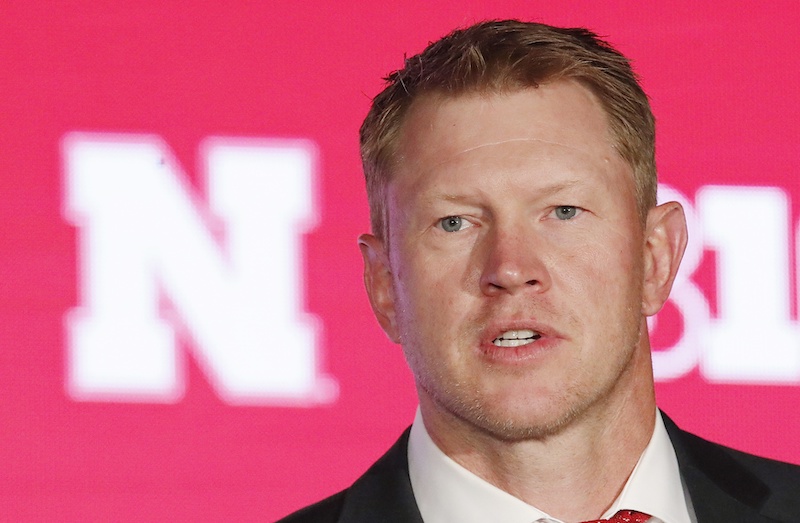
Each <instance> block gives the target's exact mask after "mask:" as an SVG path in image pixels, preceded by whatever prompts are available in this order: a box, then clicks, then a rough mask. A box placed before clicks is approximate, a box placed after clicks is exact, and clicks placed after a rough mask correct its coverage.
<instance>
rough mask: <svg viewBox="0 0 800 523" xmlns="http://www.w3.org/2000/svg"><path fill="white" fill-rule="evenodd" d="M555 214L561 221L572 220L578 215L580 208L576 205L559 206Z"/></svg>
mask: <svg viewBox="0 0 800 523" xmlns="http://www.w3.org/2000/svg"><path fill="white" fill-rule="evenodd" d="M553 212H554V213H555V215H556V218H558V219H559V220H571V219H572V218H574V217H575V216H576V215H577V214H578V208H577V207H575V206H574V205H559V206H558V207H556V208H555V209H554V210H553Z"/></svg>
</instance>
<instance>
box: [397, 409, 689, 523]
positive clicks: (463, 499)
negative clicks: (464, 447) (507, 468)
mask: <svg viewBox="0 0 800 523" xmlns="http://www.w3.org/2000/svg"><path fill="white" fill-rule="evenodd" d="M408 469H409V475H410V477H411V487H412V489H413V491H414V497H415V498H416V501H417V506H418V507H419V511H420V514H421V515H422V519H423V520H424V521H425V523H452V522H454V521H457V522H458V523H490V522H491V523H535V522H541V523H545V522H546V523H563V522H561V520H559V519H556V518H554V517H551V516H549V515H548V514H546V513H544V512H542V511H541V510H539V509H537V508H536V507H533V506H531V505H528V504H527V503H525V502H524V501H522V500H520V499H519V498H516V497H514V496H512V495H511V494H509V493H507V492H505V491H503V490H500V489H499V488H497V487H495V486H494V485H492V484H491V483H488V482H487V481H484V480H483V479H481V478H479V477H478V476H476V475H475V474H473V473H472V472H470V471H468V470H467V469H465V468H464V467H462V466H461V465H459V464H458V463H456V462H455V461H453V460H452V459H450V458H449V457H448V456H447V455H445V454H444V453H443V452H442V451H441V450H440V449H439V447H437V446H436V444H435V443H434V442H433V440H432V439H431V438H430V436H429V435H428V432H427V430H426V429H425V425H424V423H423V421H422V415H421V414H420V411H419V409H417V415H416V418H415V419H414V424H413V426H412V427H411V435H410V437H409V441H408ZM576 496H580V494H579V493H576ZM621 509H628V510H638V511H639V512H644V513H646V514H649V515H651V516H653V517H654V518H657V519H653V520H652V521H653V522H656V521H658V520H661V521H663V523H693V522H694V515H693V511H692V509H691V502H690V501H689V496H688V494H687V493H686V492H685V488H684V486H683V483H682V481H681V476H680V472H679V470H678V461H677V459H676V457H675V450H674V449H673V448H672V443H671V442H670V440H669V435H668V434H667V430H666V428H665V427H664V421H663V420H662V419H661V415H660V413H658V412H657V413H656V424H655V428H654V430H653V436H652V437H651V438H650V442H649V443H648V445H647V447H646V448H645V449H644V452H643V453H642V455H641V456H640V458H639V462H638V463H637V464H636V467H635V468H634V469H633V472H632V473H631V475H630V477H629V478H628V481H627V482H626V483H625V486H624V487H623V489H622V492H621V493H620V495H619V497H618V498H617V499H616V500H615V501H614V503H613V504H612V505H611V508H609V509H608V511H606V513H605V514H604V515H603V518H608V517H611V516H612V515H614V514H615V513H616V512H617V511H618V510H621ZM690 514H691V515H690Z"/></svg>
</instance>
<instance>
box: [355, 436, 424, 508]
mask: <svg viewBox="0 0 800 523" xmlns="http://www.w3.org/2000/svg"><path fill="white" fill-rule="evenodd" d="M408 434H409V430H408V429H407V430H406V431H405V432H404V433H403V435H402V436H400V439H399V440H397V443H395V444H394V446H392V448H391V449H389V451H388V452H386V454H384V455H383V457H382V458H381V459H379V460H378V461H377V462H375V464H374V465H373V466H372V467H370V469H369V470H367V472H366V473H365V474H364V475H363V476H361V477H360V478H359V479H358V480H357V481H356V482H355V483H353V486H352V487H350V489H348V492H347V497H346V498H345V501H344V506H343V507H342V513H341V516H340V518H339V521H340V523H375V522H377V521H380V522H382V523H423V522H422V516H420V513H419V509H418V508H417V503H416V501H415V500H414V493H413V492H412V490H411V480H410V479H409V476H408Z"/></svg>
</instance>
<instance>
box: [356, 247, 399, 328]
mask: <svg viewBox="0 0 800 523" xmlns="http://www.w3.org/2000/svg"><path fill="white" fill-rule="evenodd" d="M358 247H359V248H360V249H361V256H362V257H363V258H364V287H366V289H367V295H368V296H369V303H370V305H372V312H373V313H374V314H375V317H376V318H377V319H378V323H380V325H381V327H382V328H383V331H384V332H385V333H386V335H387V336H388V337H389V339H390V340H392V341H393V342H395V343H400V332H399V330H398V328H397V321H396V314H395V296H394V287H393V285H392V271H391V267H390V265H389V256H388V253H387V252H386V248H385V246H384V244H383V242H382V241H381V240H379V239H378V238H376V237H375V236H373V235H372V234H362V235H361V236H359V237H358Z"/></svg>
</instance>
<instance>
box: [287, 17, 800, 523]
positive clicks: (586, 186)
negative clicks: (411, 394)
mask: <svg viewBox="0 0 800 523" xmlns="http://www.w3.org/2000/svg"><path fill="white" fill-rule="evenodd" d="M654 141H655V132H654V121H653V117H652V114H651V111H650V107H649V104H648V100H647V97H646V95H645V94H644V92H643V91H642V89H641V88H640V86H639V85H638V83H637V80H636V77H635V75H634V73H633V72H632V71H631V68H630V65H629V63H628V61H627V60H626V59H625V58H624V57H623V56H622V55H620V54H619V53H618V52H617V51H615V50H614V49H612V48H611V47H610V46H608V45H607V44H606V43H604V42H602V41H600V40H598V39H597V38H596V37H595V36H594V35H593V34H591V33H589V32H588V31H585V30H565V29H557V28H553V27H549V26H545V25H540V24H527V23H521V22H516V21H504V22H486V23H481V24H478V25H476V26H473V27H470V28H467V29H464V30H460V31H456V32H454V33H452V34H450V35H448V36H447V37H445V38H443V39H442V40H440V41H438V42H435V43H433V44H431V45H430V46H429V47H428V48H427V49H426V50H425V51H424V52H423V53H421V54H420V55H418V56H415V57H412V58H410V59H408V60H407V61H406V64H405V67H404V68H403V69H402V70H400V71H398V72H395V73H394V74H392V75H391V76H390V77H389V79H388V86H387V87H386V89H385V90H384V91H383V92H382V93H380V94H379V95H378V96H377V97H376V98H375V100H374V101H373V105H372V108H371V110H370V112H369V114H368V116H367V118H366V120H365V122H364V124H363V126H362V128H361V146H362V158H363V162H364V170H365V174H366V179H367V190H368V195H369V201H370V209H371V217H372V230H373V234H371V235H370V234H365V235H363V236H361V238H360V239H359V243H360V247H361V251H362V254H363V257H364V263H365V270H364V280H365V285H366V289H367V293H368V295H369V298H370V302H371V304H372V307H373V310H374V312H375V315H376V317H377V319H378V321H379V322H380V324H381V326H382V327H383V329H384V331H385V332H386V333H387V335H388V336H389V338H391V339H392V340H393V341H395V342H397V343H399V344H401V345H402V346H403V350H404V353H405V356H406V359H407V361H408V364H409V366H410V368H411V370H412V372H413V374H414V378H415V382H416V386H417V392H418V395H419V411H418V414H417V417H416V419H415V421H414V424H413V426H412V428H411V429H410V433H408V432H407V433H406V434H405V435H403V437H401V439H400V441H399V442H398V443H397V444H396V445H395V446H394V447H393V448H392V449H391V450H390V451H389V452H388V453H387V454H386V455H385V456H384V457H383V458H382V459H381V460H380V461H379V462H378V463H376V464H375V465H374V466H373V467H372V468H371V469H370V470H369V471H368V472H367V473H366V474H365V475H364V476H363V477H362V478H360V479H359V480H358V481H357V482H356V483H355V484H354V485H353V486H352V487H350V488H349V489H347V490H345V491H343V492H341V493H339V494H337V495H335V496H333V497H331V498H328V499H327V500H325V501H322V502H320V503H319V504H317V505H313V506H311V507H309V508H307V509H305V510H303V511H300V512H298V513H296V514H294V515H292V516H289V517H288V518H286V519H285V520H284V521H285V522H287V523H288V522H323V521H330V522H334V521H336V522H379V521H380V522H390V521H396V522H401V521H412V522H419V521H425V522H426V523H437V522H448V521H452V522H458V523H465V522H466V523H469V522H476V523H477V522H493V523H494V522H507V523H531V522H534V521H543V522H570V523H571V522H579V521H588V520H595V519H597V518H610V517H612V516H614V515H615V514H617V513H618V515H617V516H615V517H616V519H612V521H626V522H627V521H653V522H657V521H662V522H664V523H689V522H692V521H697V522H700V523H706V522H716V521H718V522H726V523H728V522H734V521H741V522H745V521H747V522H751V521H787V522H788V521H795V522H796V521H800V468H799V467H795V466H793V465H788V464H783V463H778V462H773V461H770V460H765V459H762V458H756V457H753V456H749V455H745V454H742V453H739V452H736V451H733V450H730V449H727V448H724V447H721V446H718V445H715V444H712V443H709V442H706V441H704V440H701V439H699V438H697V437H695V436H692V435H690V434H687V433H685V432H683V431H681V430H680V429H678V428H677V427H676V426H675V425H674V424H673V423H672V422H671V421H670V420H669V419H668V418H666V417H665V416H662V414H661V413H660V412H659V411H658V410H657V409H656V404H655V396H654V387H653V374H652V365H651V358H650V345H649V339H648V333H647V324H646V318H647V317H648V316H651V315H653V314H655V313H657V312H658V310H659V309H660V308H661V306H662V305H663V304H664V302H665V301H666V300H667V297H668V295H669V291H670V288H671V286H672V282H673V279H674V277H675V274H676V272H677V270H678V265H679V263H680V260H681V257H682V255H683V250H684V247H685V244H686V237H687V233H686V225H685V220H684V215H683V210H682V209H681V207H680V205H679V204H678V203H675V202H670V203H665V204H662V205H658V206H657V205H656V169H655V160H654ZM620 511H622V512H620Z"/></svg>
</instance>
